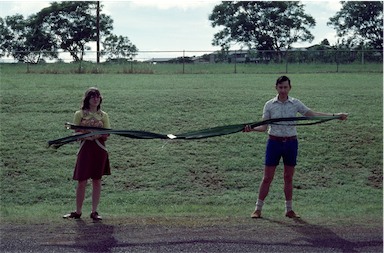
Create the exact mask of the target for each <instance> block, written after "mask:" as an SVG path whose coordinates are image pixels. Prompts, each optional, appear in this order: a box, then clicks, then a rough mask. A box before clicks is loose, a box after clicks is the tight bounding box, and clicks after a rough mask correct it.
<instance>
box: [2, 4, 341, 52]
mask: <svg viewBox="0 0 384 253" xmlns="http://www.w3.org/2000/svg"><path fill="white" fill-rule="evenodd" d="M51 2H52V1H51ZM49 3H50V1H33V0H32V1H0V17H2V18H4V17H6V16H10V15H15V14H17V13H18V14H22V15H24V17H28V16H29V15H31V14H34V13H37V12H39V11H40V10H41V9H43V8H45V7H48V6H49V5H50V4H49ZM101 3H102V5H104V8H103V12H104V13H106V14H107V15H109V16H111V17H112V19H113V20H114V29H113V33H114V34H116V35H122V36H127V37H128V38H129V39H130V41H131V42H132V43H133V44H135V45H136V47H137V48H138V49H139V50H140V51H183V50H185V51H214V50H218V49H220V48H219V47H214V46H212V45H211V43H212V39H213V35H214V34H215V33H216V32H217V31H219V29H218V28H212V26H211V23H210V21H209V20H208V16H209V14H210V13H211V12H212V10H213V8H214V6H215V5H217V4H219V3H220V1H211V0H205V1H202V0H200V1H198V0H192V1H190V0H138V1H127V0H126V1H111V0H109V1H101ZM302 3H303V4H304V10H305V12H306V13H307V14H310V15H311V16H312V17H314V19H315V20H316V26H315V28H314V29H312V30H311V32H312V34H313V35H314V36H315V39H314V41H313V42H312V43H301V44H295V45H294V46H296V47H305V46H309V45H312V44H317V43H320V42H321V41H322V40H323V39H328V41H329V42H330V44H331V45H333V44H335V43H336V41H337V38H336V32H335V30H334V29H333V28H331V27H328V26H327V22H328V20H329V18H330V17H332V16H334V15H335V14H336V12H337V11H338V10H340V8H341V4H340V2H339V1H302ZM237 48H238V47H237ZM166 54H167V55H169V53H166ZM176 54H178V55H180V53H176ZM201 54H203V53H198V52H193V53H187V54H186V55H201ZM141 57H143V58H147V57H164V53H161V54H160V53H159V54H155V56H153V54H149V53H147V54H143V55H142V56H141Z"/></svg>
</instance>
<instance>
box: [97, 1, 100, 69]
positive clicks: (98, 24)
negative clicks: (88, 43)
mask: <svg viewBox="0 0 384 253" xmlns="http://www.w3.org/2000/svg"><path fill="white" fill-rule="evenodd" d="M96 30H97V31H96V33H97V35H96V37H97V38H96V51H97V52H96V62H97V63H100V1H97V10H96Z"/></svg>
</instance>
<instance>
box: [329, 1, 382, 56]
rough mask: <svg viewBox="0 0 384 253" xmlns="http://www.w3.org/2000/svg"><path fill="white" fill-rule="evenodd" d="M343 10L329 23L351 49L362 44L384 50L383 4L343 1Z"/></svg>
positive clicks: (379, 2)
mask: <svg viewBox="0 0 384 253" xmlns="http://www.w3.org/2000/svg"><path fill="white" fill-rule="evenodd" d="M341 4H342V8H341V10H340V11H338V12H337V13H336V15H335V16H333V17H331V18H330V19H329V22H328V23H327V24H328V25H329V26H333V27H334V28H335V29H336V32H337V35H338V36H339V37H341V38H345V42H346V43H347V44H348V46H350V47H357V46H358V45H361V44H362V43H363V44H365V45H366V46H368V47H371V48H375V49H383V2H382V1H370V2H368V1H342V2H341Z"/></svg>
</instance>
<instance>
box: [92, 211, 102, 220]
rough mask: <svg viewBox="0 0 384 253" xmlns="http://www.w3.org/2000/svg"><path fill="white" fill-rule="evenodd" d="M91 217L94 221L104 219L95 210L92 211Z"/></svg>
mask: <svg viewBox="0 0 384 253" xmlns="http://www.w3.org/2000/svg"><path fill="white" fill-rule="evenodd" d="M91 218H92V219H93V220H94V221H99V220H102V219H103V218H102V217H101V216H100V215H99V214H98V213H97V212H93V213H91Z"/></svg>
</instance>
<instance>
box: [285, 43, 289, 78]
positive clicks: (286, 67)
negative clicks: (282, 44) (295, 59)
mask: <svg viewBox="0 0 384 253" xmlns="http://www.w3.org/2000/svg"><path fill="white" fill-rule="evenodd" d="M285 73H286V74H288V49H287V51H286V53H285Z"/></svg>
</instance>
